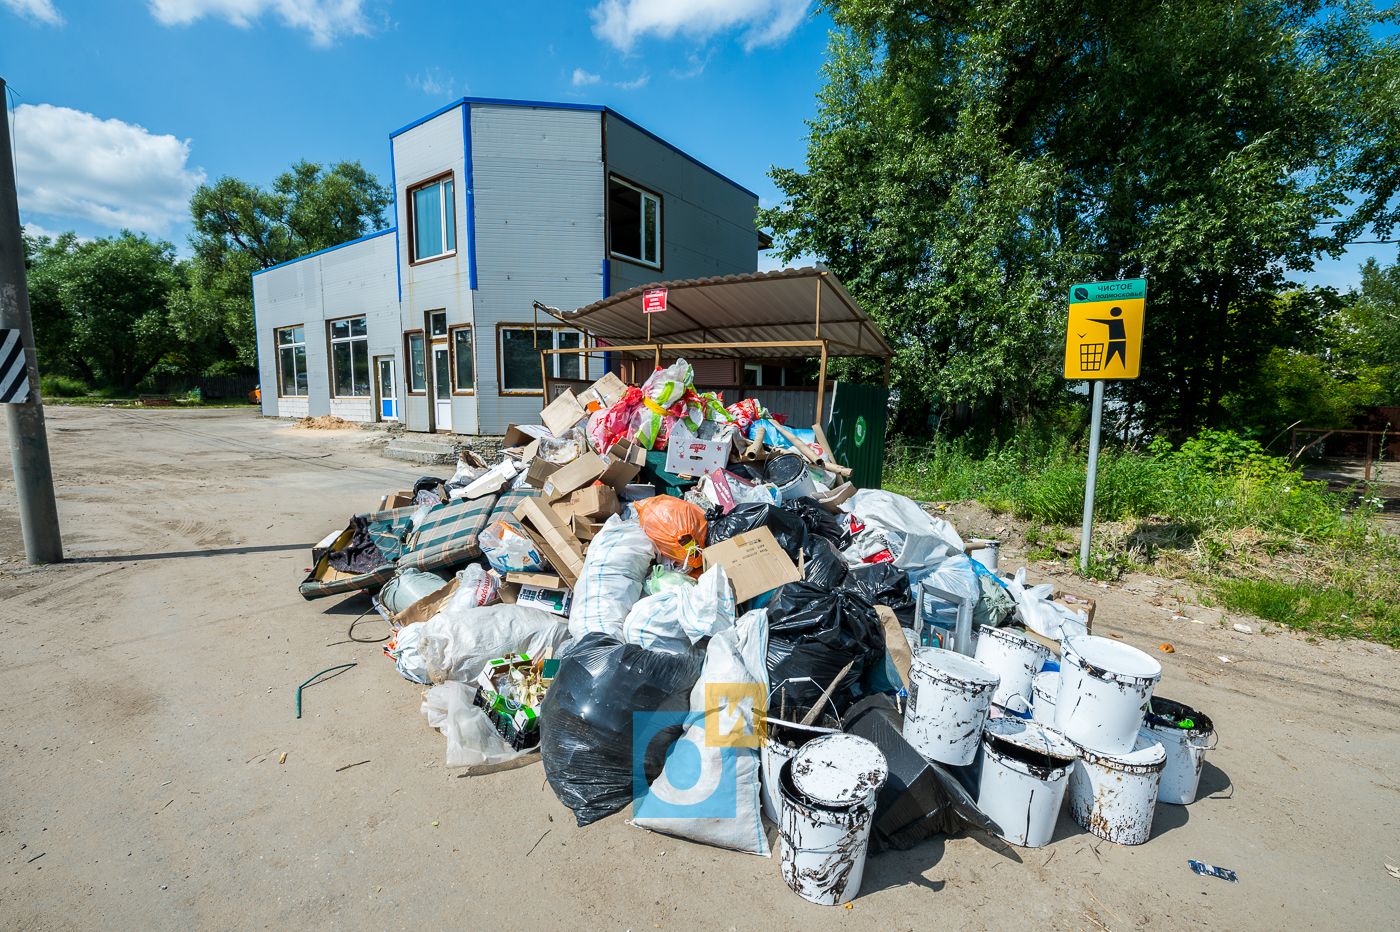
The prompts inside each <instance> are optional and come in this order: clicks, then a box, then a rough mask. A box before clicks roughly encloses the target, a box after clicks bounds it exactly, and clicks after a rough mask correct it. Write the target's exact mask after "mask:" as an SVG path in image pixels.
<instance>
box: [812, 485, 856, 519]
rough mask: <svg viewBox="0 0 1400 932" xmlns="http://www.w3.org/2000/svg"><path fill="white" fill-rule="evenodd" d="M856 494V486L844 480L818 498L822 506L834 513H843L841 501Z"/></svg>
mask: <svg viewBox="0 0 1400 932" xmlns="http://www.w3.org/2000/svg"><path fill="white" fill-rule="evenodd" d="M854 494H856V487H855V486H854V485H852V484H851V483H849V482H843V483H841V484H840V485H838V486H837V487H836V488H834V489H832V490H831V491H830V492H828V493H826V494H825V495H823V496H822V497H821V498H819V499H817V501H818V502H819V503H821V506H822V507H823V508H825V509H826V510H827V511H829V512H831V513H832V514H837V515H839V514H840V513H841V503H842V502H844V501H845V500H846V499H848V498H850V497H851V496H852V495H854Z"/></svg>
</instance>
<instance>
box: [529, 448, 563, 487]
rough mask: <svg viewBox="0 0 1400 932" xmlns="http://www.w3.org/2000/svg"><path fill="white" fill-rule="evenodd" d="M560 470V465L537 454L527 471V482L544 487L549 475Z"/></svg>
mask: <svg viewBox="0 0 1400 932" xmlns="http://www.w3.org/2000/svg"><path fill="white" fill-rule="evenodd" d="M558 471H559V466H558V465H556V464H554V463H551V462H550V461H549V460H547V459H544V458H543V457H539V456H537V457H535V458H534V459H532V460H531V461H530V468H529V469H527V470H526V471H525V484H526V485H529V486H533V487H534V488H537V489H542V488H544V484H545V482H547V481H549V477H550V476H552V475H554V474H555V473H556V472H558Z"/></svg>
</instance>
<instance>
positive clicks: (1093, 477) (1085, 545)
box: [1079, 379, 1103, 573]
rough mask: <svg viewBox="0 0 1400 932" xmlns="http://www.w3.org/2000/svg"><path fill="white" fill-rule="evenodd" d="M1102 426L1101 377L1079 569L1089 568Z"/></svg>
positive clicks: (1091, 426) (1091, 436)
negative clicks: (1090, 539) (1100, 429)
mask: <svg viewBox="0 0 1400 932" xmlns="http://www.w3.org/2000/svg"><path fill="white" fill-rule="evenodd" d="M1102 426H1103V379H1096V380H1095V381H1094V414H1093V418H1092V420H1091V421H1090V423H1089V472H1088V474H1087V475H1086V476H1085V477H1084V529H1083V531H1082V532H1081V533H1080V536H1079V571H1080V572H1081V573H1083V572H1087V571H1088V569H1089V536H1090V533H1091V532H1092V531H1093V527H1094V486H1095V485H1097V480H1098V477H1099V428H1100V427H1102Z"/></svg>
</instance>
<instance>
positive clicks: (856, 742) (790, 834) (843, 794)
mask: <svg viewBox="0 0 1400 932" xmlns="http://www.w3.org/2000/svg"><path fill="white" fill-rule="evenodd" d="M888 776H889V764H888V762H887V761H886V760H885V755H884V754H882V753H881V752H880V749H879V748H878V747H877V746H876V745H875V744H874V742H871V741H867V740H865V739H864V738H861V737H859V736H857V735H847V734H836V735H827V736H825V737H822V738H816V739H813V740H812V741H809V742H807V744H805V745H804V746H803V747H802V749H801V750H799V751H798V752H797V754H796V755H795V756H794V757H793V758H792V759H791V760H790V761H788V762H787V763H785V764H783V766H782V770H781V772H780V774H779V789H780V791H781V793H782V797H783V806H782V816H783V818H782V822H780V823H779V832H780V834H781V836H782V857H781V863H782V870H783V880H784V881H785V882H786V883H787V885H788V886H789V887H790V888H791V889H792V890H793V892H795V893H796V894H797V895H798V896H800V897H802V898H803V899H805V900H810V901H811V902H813V903H817V904H818V905H821V906H840V905H841V904H843V903H849V902H850V901H851V900H853V899H855V898H856V894H858V893H859V892H860V882H861V879H862V878H863V877H864V875H865V856H866V853H867V852H868V851H869V848H870V826H871V823H872V822H873V821H874V818H875V797H876V794H878V793H879V791H880V787H882V786H884V784H885V780H886V778H887V777H888Z"/></svg>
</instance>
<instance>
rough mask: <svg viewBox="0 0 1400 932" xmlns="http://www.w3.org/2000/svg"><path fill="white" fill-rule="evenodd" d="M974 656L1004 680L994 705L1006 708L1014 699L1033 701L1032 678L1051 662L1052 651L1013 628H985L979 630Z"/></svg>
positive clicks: (995, 693)
mask: <svg viewBox="0 0 1400 932" xmlns="http://www.w3.org/2000/svg"><path fill="white" fill-rule="evenodd" d="M973 657H974V659H975V660H976V661H977V662H978V663H983V664H986V665H987V668H988V669H989V670H991V671H992V672H993V673H996V674H997V675H999V676H1000V677H1001V684H1000V685H999V686H997V688H996V690H995V691H993V693H992V702H994V703H996V704H997V705H1002V706H1004V705H1006V703H1007V701H1008V700H1009V699H1010V698H1011V697H1012V696H1020V697H1021V698H1022V699H1030V698H1031V678H1032V677H1034V676H1035V675H1036V674H1037V673H1039V672H1040V667H1041V665H1042V664H1044V663H1045V661H1047V660H1049V659H1050V649H1049V648H1048V647H1042V646H1041V645H1039V644H1037V643H1036V642H1035V641H1032V640H1031V639H1030V638H1028V637H1026V636H1025V635H1024V634H1019V633H1018V632H1015V631H1012V630H1011V629H1010V628H989V627H987V626H986V625H983V626H982V628H981V629H979V631H978V637H977V653H976V654H974V655H973Z"/></svg>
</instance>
